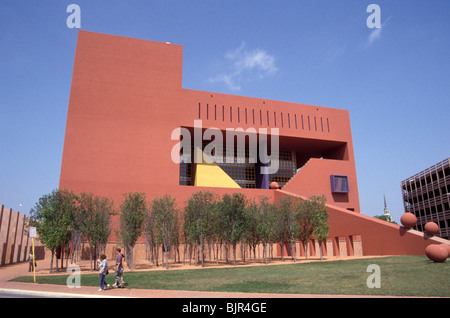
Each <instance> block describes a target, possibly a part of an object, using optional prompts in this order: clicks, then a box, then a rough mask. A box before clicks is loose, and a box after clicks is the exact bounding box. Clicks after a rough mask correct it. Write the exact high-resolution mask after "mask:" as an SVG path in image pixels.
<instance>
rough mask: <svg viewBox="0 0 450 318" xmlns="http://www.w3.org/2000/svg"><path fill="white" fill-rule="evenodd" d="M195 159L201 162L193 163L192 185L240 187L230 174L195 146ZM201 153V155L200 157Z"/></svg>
mask: <svg viewBox="0 0 450 318" xmlns="http://www.w3.org/2000/svg"><path fill="white" fill-rule="evenodd" d="M195 151H196V155H197V156H196V158H197V159H196V160H197V161H200V158H202V159H201V161H202V163H197V164H195V173H194V176H195V177H194V186H197V187H219V188H240V186H239V184H237V183H236V181H234V180H233V179H232V178H230V176H229V175H228V174H227V173H226V172H225V171H223V170H222V168H220V167H219V166H218V165H217V164H216V163H214V162H213V160H212V159H211V158H209V157H208V156H207V155H206V154H204V153H203V152H202V151H201V150H200V149H199V148H196V150H195ZM201 155H203V157H201Z"/></svg>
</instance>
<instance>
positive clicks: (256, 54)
mask: <svg viewBox="0 0 450 318" xmlns="http://www.w3.org/2000/svg"><path fill="white" fill-rule="evenodd" d="M225 59H226V64H227V71H225V72H224V73H221V74H219V75H217V76H215V77H212V78H210V82H223V83H224V84H225V85H226V86H227V88H228V89H230V90H233V91H237V90H240V89H241V88H242V84H243V83H244V82H248V81H252V80H255V79H263V78H265V77H267V76H270V75H272V74H274V73H275V72H276V71H277V67H276V66H275V58H274V57H273V56H272V55H270V54H268V53H267V52H266V51H264V50H261V49H254V50H248V49H247V48H246V46H245V43H242V44H241V45H240V46H239V47H238V48H236V49H234V50H231V51H229V52H227V53H226V54H225Z"/></svg>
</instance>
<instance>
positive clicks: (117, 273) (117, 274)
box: [113, 247, 123, 287]
mask: <svg viewBox="0 0 450 318" xmlns="http://www.w3.org/2000/svg"><path fill="white" fill-rule="evenodd" d="M116 253H117V256H116V266H115V269H114V279H115V280H116V282H115V284H114V285H113V286H114V287H123V280H122V277H123V276H122V274H123V265H122V260H123V255H122V253H121V249H120V248H119V247H118V248H116Z"/></svg>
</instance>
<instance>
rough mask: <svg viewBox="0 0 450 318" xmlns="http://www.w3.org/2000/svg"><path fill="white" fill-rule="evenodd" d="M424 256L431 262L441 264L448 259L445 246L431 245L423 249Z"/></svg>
mask: <svg viewBox="0 0 450 318" xmlns="http://www.w3.org/2000/svg"><path fill="white" fill-rule="evenodd" d="M425 254H426V255H427V257H428V258H429V259H430V260H432V261H433V262H436V263H442V262H445V260H446V259H447V257H448V250H447V247H446V246H445V244H431V245H428V246H427V247H426V248H425Z"/></svg>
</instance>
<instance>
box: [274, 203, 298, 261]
mask: <svg viewBox="0 0 450 318" xmlns="http://www.w3.org/2000/svg"><path fill="white" fill-rule="evenodd" d="M277 212H278V213H277V219H276V220H277V222H276V236H277V238H278V241H279V243H280V246H281V260H283V249H284V243H285V242H290V241H291V238H292V234H293V232H295V225H294V217H293V215H294V208H293V203H292V199H291V197H286V198H280V200H279V206H278V209H277Z"/></svg>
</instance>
